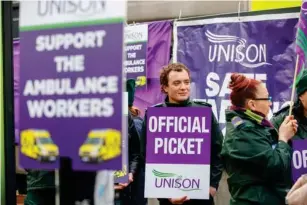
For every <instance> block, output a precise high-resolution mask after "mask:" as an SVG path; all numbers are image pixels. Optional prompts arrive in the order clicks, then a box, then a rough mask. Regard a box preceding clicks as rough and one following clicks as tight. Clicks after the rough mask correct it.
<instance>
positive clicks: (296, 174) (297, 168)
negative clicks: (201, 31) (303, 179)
mask: <svg viewBox="0 0 307 205" xmlns="http://www.w3.org/2000/svg"><path fill="white" fill-rule="evenodd" d="M292 146H293V154H292V177H293V180H294V181H296V180H297V179H298V178H300V176H302V175H303V174H307V140H293V141H292Z"/></svg>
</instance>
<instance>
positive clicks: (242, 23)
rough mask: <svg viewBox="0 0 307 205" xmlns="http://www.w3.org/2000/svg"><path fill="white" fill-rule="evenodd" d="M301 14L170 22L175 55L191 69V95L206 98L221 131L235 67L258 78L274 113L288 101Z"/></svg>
mask: <svg viewBox="0 0 307 205" xmlns="http://www.w3.org/2000/svg"><path fill="white" fill-rule="evenodd" d="M298 16H299V13H289V14H269V15H256V16H244V17H240V18H237V17H227V18H212V19H200V20H189V21H177V22H175V23H174V27H175V29H174V47H173V60H174V62H180V63H183V64H185V65H186V66H187V67H188V68H189V69H190V70H191V77H192V82H191V85H192V88H191V92H192V97H193V98H200V99H204V100H206V101H207V102H208V103H210V104H211V105H212V110H213V113H214V115H215V116H216V117H217V119H218V121H219V123H220V127H221V128H222V129H223V133H224V134H225V109H227V108H228V107H229V106H230V105H231V103H230V99H229V94H230V91H231V90H230V89H229V88H228V84H229V82H230V76H231V74H232V73H234V72H238V73H243V74H245V75H246V76H248V77H250V78H255V79H257V80H261V81H262V82H263V83H264V84H265V85H266V87H267V88H268V91H269V93H270V96H272V101H273V102H272V109H271V110H270V114H269V118H270V117H271V116H272V114H273V112H276V111H278V110H279V109H280V108H282V107H283V106H285V105H286V104H288V102H287V101H289V100H290V95H291V89H290V88H289V87H290V86H291V84H292V82H293V75H294V68H295V61H296V53H295V50H294V49H295V35H296V25H297V22H298Z"/></svg>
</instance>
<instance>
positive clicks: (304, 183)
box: [286, 174, 307, 205]
mask: <svg viewBox="0 0 307 205" xmlns="http://www.w3.org/2000/svg"><path fill="white" fill-rule="evenodd" d="M286 201H287V203H288V204H289V205H307V174H305V175H303V176H301V177H300V178H299V179H298V180H297V181H296V183H295V184H294V185H293V187H292V188H291V190H290V191H289V192H288V194H287V196H286Z"/></svg>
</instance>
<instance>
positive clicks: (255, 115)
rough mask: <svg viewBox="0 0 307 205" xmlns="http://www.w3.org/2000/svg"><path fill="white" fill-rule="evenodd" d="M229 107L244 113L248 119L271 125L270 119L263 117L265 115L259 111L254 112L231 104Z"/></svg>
mask: <svg viewBox="0 0 307 205" xmlns="http://www.w3.org/2000/svg"><path fill="white" fill-rule="evenodd" d="M230 109H231V110H234V111H236V112H237V113H241V114H242V115H245V116H246V117H247V118H248V119H250V120H252V121H254V122H256V123H258V124H259V125H262V126H265V127H273V125H272V124H271V123H270V121H269V120H267V119H266V118H265V115H263V114H262V113H260V112H255V111H252V110H249V109H245V108H242V107H235V106H232V107H231V108H230Z"/></svg>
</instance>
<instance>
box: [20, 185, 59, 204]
mask: <svg viewBox="0 0 307 205" xmlns="http://www.w3.org/2000/svg"><path fill="white" fill-rule="evenodd" d="M24 205H55V189H34V190H28V191H27V196H26V198H25V202H24Z"/></svg>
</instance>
